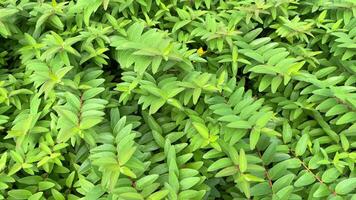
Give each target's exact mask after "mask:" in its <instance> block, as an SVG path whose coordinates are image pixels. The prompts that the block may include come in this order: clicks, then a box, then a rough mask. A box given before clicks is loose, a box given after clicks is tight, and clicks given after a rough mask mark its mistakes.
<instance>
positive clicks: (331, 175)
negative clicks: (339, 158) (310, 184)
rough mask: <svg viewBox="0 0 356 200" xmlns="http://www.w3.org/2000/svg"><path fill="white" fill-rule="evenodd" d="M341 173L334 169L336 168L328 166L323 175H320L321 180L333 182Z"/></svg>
mask: <svg viewBox="0 0 356 200" xmlns="http://www.w3.org/2000/svg"><path fill="white" fill-rule="evenodd" d="M340 175H341V173H340V172H339V171H338V170H337V169H336V168H334V167H333V168H330V169H327V170H326V171H325V172H324V173H323V175H322V176H321V180H322V181H323V182H325V183H332V182H334V181H335V180H336V179H337V178H338V177H339V176H340Z"/></svg>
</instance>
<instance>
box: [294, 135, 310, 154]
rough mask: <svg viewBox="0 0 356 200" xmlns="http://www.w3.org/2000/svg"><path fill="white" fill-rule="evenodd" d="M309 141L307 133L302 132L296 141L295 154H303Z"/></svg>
mask: <svg viewBox="0 0 356 200" xmlns="http://www.w3.org/2000/svg"><path fill="white" fill-rule="evenodd" d="M308 141H309V135H308V134H307V133H305V134H303V135H302V137H300V139H299V140H298V142H297V146H296V147H295V154H296V155H297V156H300V155H303V154H304V153H305V151H306V150H307V145H308Z"/></svg>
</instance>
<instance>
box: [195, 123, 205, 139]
mask: <svg viewBox="0 0 356 200" xmlns="http://www.w3.org/2000/svg"><path fill="white" fill-rule="evenodd" d="M193 126H194V128H195V129H196V130H197V131H198V133H199V134H200V135H201V136H202V137H203V138H204V139H208V138H209V130H208V128H206V126H205V125H204V124H201V123H197V122H193Z"/></svg>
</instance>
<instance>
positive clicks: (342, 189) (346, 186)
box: [335, 178, 356, 195]
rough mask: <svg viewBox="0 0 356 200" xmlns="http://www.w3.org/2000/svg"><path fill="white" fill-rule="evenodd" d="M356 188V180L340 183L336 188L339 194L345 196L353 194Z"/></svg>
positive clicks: (346, 180)
mask: <svg viewBox="0 0 356 200" xmlns="http://www.w3.org/2000/svg"><path fill="white" fill-rule="evenodd" d="M355 188H356V178H348V179H345V180H342V181H340V182H339V183H338V184H337V185H336V187H335V192H336V193H337V194H341V195H345V194H348V193H350V192H352V191H353V190H354V189H355Z"/></svg>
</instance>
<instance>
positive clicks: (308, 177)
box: [294, 171, 315, 187]
mask: <svg viewBox="0 0 356 200" xmlns="http://www.w3.org/2000/svg"><path fill="white" fill-rule="evenodd" d="M314 181H315V177H314V175H313V174H311V173H310V172H308V171H305V172H304V173H303V175H301V176H300V177H299V178H298V179H297V180H296V181H295V182H294V186H295V187H302V186H306V185H310V184H312V183H314Z"/></svg>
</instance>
